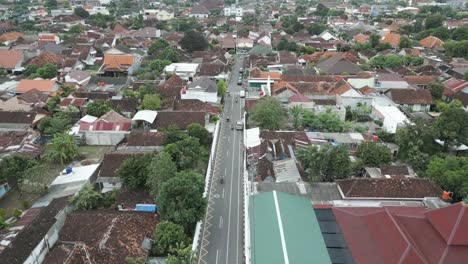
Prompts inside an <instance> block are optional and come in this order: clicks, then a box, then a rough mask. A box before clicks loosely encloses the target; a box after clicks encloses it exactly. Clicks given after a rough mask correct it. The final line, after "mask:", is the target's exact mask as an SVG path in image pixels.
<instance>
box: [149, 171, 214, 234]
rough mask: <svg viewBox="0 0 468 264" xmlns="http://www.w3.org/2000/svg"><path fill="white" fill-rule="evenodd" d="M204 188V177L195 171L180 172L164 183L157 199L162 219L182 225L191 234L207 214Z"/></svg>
mask: <svg viewBox="0 0 468 264" xmlns="http://www.w3.org/2000/svg"><path fill="white" fill-rule="evenodd" d="M204 186H205V184H204V179H203V176H202V175H201V174H198V173H195V172H193V171H182V172H179V173H177V175H176V176H175V177H173V178H171V179H169V180H168V181H166V182H165V183H163V184H162V186H161V192H160V194H159V197H158V199H157V202H158V205H159V207H158V210H159V212H160V213H161V216H162V218H163V219H164V220H167V221H171V222H174V223H176V224H180V225H182V226H183V227H184V229H185V231H186V233H190V232H188V231H189V230H191V228H192V227H193V226H194V225H195V223H196V222H197V221H198V220H200V219H201V218H202V217H203V215H204V213H205V208H206V199H205V198H203V192H204V189H205V187H204Z"/></svg>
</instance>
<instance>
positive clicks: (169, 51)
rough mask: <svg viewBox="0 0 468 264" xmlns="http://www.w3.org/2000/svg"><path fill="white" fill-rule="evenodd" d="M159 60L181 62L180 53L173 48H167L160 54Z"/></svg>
mask: <svg viewBox="0 0 468 264" xmlns="http://www.w3.org/2000/svg"><path fill="white" fill-rule="evenodd" d="M159 58H160V59H162V60H168V61H170V62H178V61H179V60H180V57H179V53H178V52H177V50H175V49H174V48H171V47H166V48H165V49H164V50H163V51H162V52H161V53H160V54H159Z"/></svg>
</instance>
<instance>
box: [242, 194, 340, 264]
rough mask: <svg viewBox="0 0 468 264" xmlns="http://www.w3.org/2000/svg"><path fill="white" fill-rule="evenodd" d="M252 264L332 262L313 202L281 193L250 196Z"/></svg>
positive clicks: (317, 263)
mask: <svg viewBox="0 0 468 264" xmlns="http://www.w3.org/2000/svg"><path fill="white" fill-rule="evenodd" d="M249 218H250V242H251V262H252V264H276V263H278V264H284V263H290V264H296V263H316V264H322V263H323V264H325V263H331V260H330V256H329V255H328V251H327V248H326V246H325V241H324V240H323V237H322V233H321V231H320V227H319V224H318V221H317V218H316V216H315V212H314V210H313V208H312V205H311V203H310V201H309V200H308V199H307V198H304V197H300V196H296V195H291V194H287V193H281V192H265V193H260V194H256V195H253V196H250V198H249Z"/></svg>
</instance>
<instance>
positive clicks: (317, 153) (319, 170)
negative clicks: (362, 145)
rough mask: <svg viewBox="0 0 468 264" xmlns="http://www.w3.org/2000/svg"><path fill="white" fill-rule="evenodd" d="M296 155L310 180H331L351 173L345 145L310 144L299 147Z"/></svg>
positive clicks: (346, 176) (342, 177) (345, 176)
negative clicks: (302, 147) (318, 145)
mask: <svg viewBox="0 0 468 264" xmlns="http://www.w3.org/2000/svg"><path fill="white" fill-rule="evenodd" d="M297 157H298V159H299V161H300V162H301V165H302V167H303V169H304V170H305V171H306V172H307V173H308V175H309V180H310V181H311V182H314V181H325V182H332V181H335V180H336V179H345V178H348V177H349V175H350V174H351V161H350V159H349V153H348V150H347V149H346V147H345V146H337V147H333V146H331V145H321V146H320V148H319V147H317V146H310V147H308V148H305V149H300V150H299V151H298V153H297Z"/></svg>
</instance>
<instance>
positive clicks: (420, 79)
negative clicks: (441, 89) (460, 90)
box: [403, 75, 437, 89]
mask: <svg viewBox="0 0 468 264" xmlns="http://www.w3.org/2000/svg"><path fill="white" fill-rule="evenodd" d="M403 79H404V80H405V81H406V82H407V83H408V84H409V85H411V86H413V87H415V88H419V89H426V88H428V86H429V84H430V83H433V82H436V81H437V78H436V77H435V76H432V75H419V76H418V75H407V76H404V77H403Z"/></svg>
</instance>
